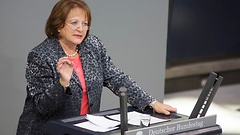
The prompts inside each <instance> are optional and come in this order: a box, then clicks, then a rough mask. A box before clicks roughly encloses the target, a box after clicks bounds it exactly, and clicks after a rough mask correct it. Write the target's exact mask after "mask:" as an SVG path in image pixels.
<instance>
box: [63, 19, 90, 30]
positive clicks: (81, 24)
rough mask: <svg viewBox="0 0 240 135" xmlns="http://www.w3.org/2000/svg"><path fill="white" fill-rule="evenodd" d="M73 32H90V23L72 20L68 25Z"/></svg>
mask: <svg viewBox="0 0 240 135" xmlns="http://www.w3.org/2000/svg"><path fill="white" fill-rule="evenodd" d="M66 24H67V25H68V26H69V27H70V28H71V29H72V30H76V29H78V28H82V30H88V27H89V26H88V21H83V22H80V21H78V20H71V21H70V22H68V23H66Z"/></svg>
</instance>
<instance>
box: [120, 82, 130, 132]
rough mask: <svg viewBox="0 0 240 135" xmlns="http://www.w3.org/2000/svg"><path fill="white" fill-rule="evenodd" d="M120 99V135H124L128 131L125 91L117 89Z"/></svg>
mask: <svg viewBox="0 0 240 135" xmlns="http://www.w3.org/2000/svg"><path fill="white" fill-rule="evenodd" d="M119 91H120V93H119V97H120V119H121V135H124V133H125V131H127V130H128V118H127V112H128V109H127V89H126V88H125V87H121V88H120V89H119Z"/></svg>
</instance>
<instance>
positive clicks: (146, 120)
mask: <svg viewBox="0 0 240 135" xmlns="http://www.w3.org/2000/svg"><path fill="white" fill-rule="evenodd" d="M150 120H151V115H150V114H140V123H141V127H149V126H150Z"/></svg>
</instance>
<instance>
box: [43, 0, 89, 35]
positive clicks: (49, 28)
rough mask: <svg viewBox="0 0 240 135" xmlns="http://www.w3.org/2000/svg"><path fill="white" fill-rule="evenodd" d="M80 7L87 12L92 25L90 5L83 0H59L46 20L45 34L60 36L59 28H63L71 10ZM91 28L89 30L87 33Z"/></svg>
mask: <svg viewBox="0 0 240 135" xmlns="http://www.w3.org/2000/svg"><path fill="white" fill-rule="evenodd" d="M75 7H79V8H81V9H83V10H84V11H85V12H86V15H87V19H88V26H89V28H90V26H91V20H92V17H91V11H90V8H89V7H88V5H87V4H86V3H85V2H84V1H82V0H59V1H58V2H57V3H56V5H55V6H54V7H53V9H52V11H51V14H50V16H49V17H48V20H47V22H46V26H45V34H46V35H47V37H48V38H51V37H56V38H58V37H59V33H58V29H60V28H63V27H64V24H65V21H66V18H67V16H68V14H69V12H70V11H71V10H72V9H73V8H75ZM88 33H89V30H88V32H87V35H88Z"/></svg>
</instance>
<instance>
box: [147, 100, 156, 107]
mask: <svg viewBox="0 0 240 135" xmlns="http://www.w3.org/2000/svg"><path fill="white" fill-rule="evenodd" d="M156 103H157V100H154V101H152V102H151V103H150V104H149V107H150V108H153V106H154V105H155V104H156Z"/></svg>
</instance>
